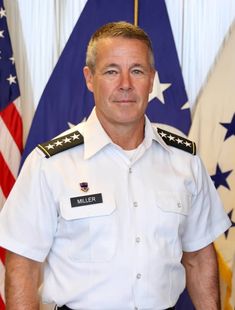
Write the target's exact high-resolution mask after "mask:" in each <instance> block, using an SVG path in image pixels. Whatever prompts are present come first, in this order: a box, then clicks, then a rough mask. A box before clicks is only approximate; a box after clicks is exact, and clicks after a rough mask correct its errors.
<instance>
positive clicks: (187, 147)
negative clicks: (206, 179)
mask: <svg viewBox="0 0 235 310" xmlns="http://www.w3.org/2000/svg"><path fill="white" fill-rule="evenodd" d="M156 129H157V132H158V134H159V135H160V136H161V138H162V140H163V141H164V142H165V143H166V144H167V145H169V146H173V147H175V148H178V149H181V150H183V151H185V152H188V153H190V154H192V155H196V144H195V142H193V141H191V140H189V139H186V138H185V137H182V136H179V135H177V134H175V133H172V132H170V131H167V130H165V129H162V128H159V127H157V128H156Z"/></svg>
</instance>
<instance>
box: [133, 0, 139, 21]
mask: <svg viewBox="0 0 235 310" xmlns="http://www.w3.org/2000/svg"><path fill="white" fill-rule="evenodd" d="M138 11H139V1H138V0H134V25H135V26H138Z"/></svg>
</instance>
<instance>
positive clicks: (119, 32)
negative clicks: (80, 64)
mask: <svg viewBox="0 0 235 310" xmlns="http://www.w3.org/2000/svg"><path fill="white" fill-rule="evenodd" d="M116 37H121V38H126V39H137V40H140V41H142V42H144V43H145V44H146V46H147V47H148V50H149V62H150V65H151V67H152V69H154V55H153V48H152V43H151V40H150V38H149V36H148V35H147V34H146V33H145V32H144V30H143V29H141V28H140V27H138V26H134V25H132V24H130V23H127V22H113V23H108V24H106V25H104V26H102V27H101V28H99V29H98V30H97V31H96V32H95V33H94V34H93V35H92V37H91V39H90V42H89V44H88V47H87V53H86V65H87V66H88V67H89V69H90V70H91V72H92V73H94V72H95V65H96V56H97V42H98V41H99V40H100V39H104V38H116Z"/></svg>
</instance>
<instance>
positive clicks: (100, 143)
mask: <svg viewBox="0 0 235 310" xmlns="http://www.w3.org/2000/svg"><path fill="white" fill-rule="evenodd" d="M82 125H83V126H81V127H80V129H81V133H82V135H83V137H84V159H88V158H90V157H92V156H93V155H94V154H96V153H97V152H99V151H100V150H101V149H102V148H104V147H105V146H107V145H109V144H113V142H112V140H111V138H110V137H109V136H108V135H107V133H106V132H105V130H104V129H103V127H102V125H101V124H100V122H99V120H98V118H97V116H96V112H95V108H94V109H93V110H92V112H91V114H90V116H89V118H88V119H87V121H86V122H85V123H82ZM153 140H154V141H156V142H157V143H159V144H160V145H161V146H162V147H163V148H164V149H166V150H167V151H169V152H170V151H171V150H170V148H169V146H168V145H167V144H166V143H165V142H164V141H163V139H162V138H161V136H160V135H159V133H158V131H157V126H156V124H152V123H151V122H150V120H149V119H148V117H147V116H145V137H144V141H143V144H144V146H145V149H147V148H149V147H150V146H151V144H152V141H153Z"/></svg>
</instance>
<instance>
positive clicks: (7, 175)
mask: <svg viewBox="0 0 235 310" xmlns="http://www.w3.org/2000/svg"><path fill="white" fill-rule="evenodd" d="M0 171H2V175H1V178H0V186H1V188H2V192H3V194H4V196H5V197H7V196H8V195H9V193H10V191H11V188H12V186H13V185H14V183H15V178H14V176H13V175H12V173H11V171H10V169H9V167H8V165H7V163H6V162H5V160H4V158H3V156H2V153H1V152H0Z"/></svg>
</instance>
